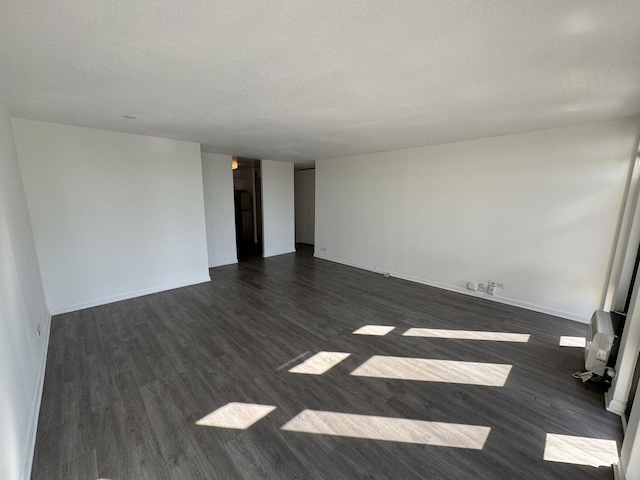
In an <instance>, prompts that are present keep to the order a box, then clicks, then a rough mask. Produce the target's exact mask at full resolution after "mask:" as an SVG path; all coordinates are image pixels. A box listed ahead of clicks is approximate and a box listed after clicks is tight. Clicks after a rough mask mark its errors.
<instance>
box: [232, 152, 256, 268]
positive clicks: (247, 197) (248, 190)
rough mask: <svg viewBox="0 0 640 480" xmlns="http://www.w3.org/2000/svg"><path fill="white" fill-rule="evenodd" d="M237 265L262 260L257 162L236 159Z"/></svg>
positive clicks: (234, 175) (247, 159)
mask: <svg viewBox="0 0 640 480" xmlns="http://www.w3.org/2000/svg"><path fill="white" fill-rule="evenodd" d="M233 190H234V207H235V219H236V246H237V249H238V261H245V260H249V259H252V258H256V257H262V176H261V171H260V160H256V159H252V158H242V157H238V158H237V168H234V170H233Z"/></svg>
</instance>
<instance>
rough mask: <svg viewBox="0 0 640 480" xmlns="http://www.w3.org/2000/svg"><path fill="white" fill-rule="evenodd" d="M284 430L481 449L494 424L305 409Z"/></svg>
mask: <svg viewBox="0 0 640 480" xmlns="http://www.w3.org/2000/svg"><path fill="white" fill-rule="evenodd" d="M282 430H287V431H292V432H304V433H314V434H320V435H334V436H338V437H351V438H364V439H370V440H382V441H388V442H402V443H415V444H421V445H433V446H440V447H452V448H468V449H473V450H482V449H483V448H484V444H485V442H486V440H487V437H488V436H489V432H490V431H491V427H485V426H481V425H465V424H458V423H443V422H430V421H424V420H412V419H409V418H392V417H380V416H374V415H360V414H353V413H340V412H327V411H318V410H303V411H302V412H300V413H299V414H298V415H296V416H295V417H294V418H293V419H291V420H290V421H289V422H287V423H286V424H285V425H284V426H283V427H282Z"/></svg>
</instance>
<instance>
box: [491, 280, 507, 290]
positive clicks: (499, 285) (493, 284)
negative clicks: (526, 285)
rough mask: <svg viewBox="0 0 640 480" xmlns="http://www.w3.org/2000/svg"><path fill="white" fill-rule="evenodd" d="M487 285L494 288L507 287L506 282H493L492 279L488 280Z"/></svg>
mask: <svg viewBox="0 0 640 480" xmlns="http://www.w3.org/2000/svg"><path fill="white" fill-rule="evenodd" d="M489 286H490V287H496V288H507V284H506V283H500V282H494V281H493V280H489Z"/></svg>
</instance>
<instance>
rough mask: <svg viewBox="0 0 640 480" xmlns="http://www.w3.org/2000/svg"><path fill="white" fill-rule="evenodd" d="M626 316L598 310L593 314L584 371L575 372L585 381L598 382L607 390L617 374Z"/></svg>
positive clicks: (586, 345)
mask: <svg viewBox="0 0 640 480" xmlns="http://www.w3.org/2000/svg"><path fill="white" fill-rule="evenodd" d="M624 321H625V316H624V315H622V314H620V313H616V312H605V311H604V310H596V311H595V312H593V315H592V316H591V322H589V328H588V329H587V337H586V342H585V349H584V368H585V371H584V372H576V373H574V374H573V376H574V377H575V378H580V379H581V380H582V381H583V382H586V381H591V382H596V383H598V384H599V386H600V387H602V388H603V389H604V390H605V391H606V390H608V389H609V387H610V386H611V379H612V378H613V377H614V376H615V371H614V368H615V365H616V361H617V359H618V350H619V349H620V337H621V336H622V329H623V328H624Z"/></svg>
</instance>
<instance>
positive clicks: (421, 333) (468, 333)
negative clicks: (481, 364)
mask: <svg viewBox="0 0 640 480" xmlns="http://www.w3.org/2000/svg"><path fill="white" fill-rule="evenodd" d="M402 335H403V336H405V337H427V338H449V339H456V340H486V341H492V342H519V343H526V342H528V341H529V337H530V335H529V334H528V333H509V332H482V331H475V330H444V329H439V328H410V329H409V330H407V331H406V332H404V333H403V334H402Z"/></svg>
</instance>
